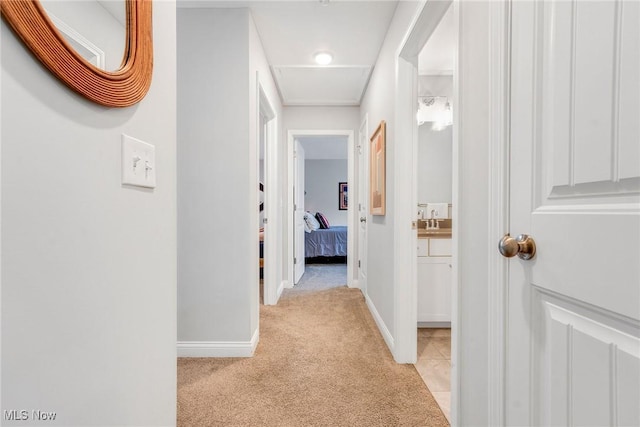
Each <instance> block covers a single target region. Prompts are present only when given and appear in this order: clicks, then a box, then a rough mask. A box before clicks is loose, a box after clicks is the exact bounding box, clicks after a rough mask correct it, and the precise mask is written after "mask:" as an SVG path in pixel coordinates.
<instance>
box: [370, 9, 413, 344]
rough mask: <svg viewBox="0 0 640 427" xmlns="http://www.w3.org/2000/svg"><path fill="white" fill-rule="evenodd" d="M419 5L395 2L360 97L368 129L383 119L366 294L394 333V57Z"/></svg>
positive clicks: (372, 128) (374, 126)
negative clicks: (382, 176) (381, 168)
mask: <svg viewBox="0 0 640 427" xmlns="http://www.w3.org/2000/svg"><path fill="white" fill-rule="evenodd" d="M418 6H419V3H418V2H399V3H398V7H397V9H396V12H395V15H394V17H393V20H392V21H391V25H390V27H389V30H388V32H387V36H386V38H385V41H384V44H383V46H382V49H381V50H380V55H379V57H378V61H377V62H376V65H375V68H374V71H373V75H372V76H371V80H370V81H369V87H368V88H367V92H366V94H365V96H364V99H363V100H362V105H361V108H360V114H361V118H362V119H363V118H364V116H365V115H368V119H369V133H373V131H374V130H375V129H376V127H377V126H378V124H379V123H380V121H381V120H385V121H386V123H387V135H386V136H387V144H386V148H387V151H386V157H387V158H386V161H387V164H386V173H387V182H386V184H387V205H386V215H385V216H370V217H369V223H368V248H367V250H368V257H369V258H368V261H367V266H368V272H367V275H368V281H367V296H368V298H369V299H370V301H371V303H372V304H373V305H374V307H375V309H376V310H377V312H378V313H379V315H380V317H381V320H382V321H383V322H384V325H385V326H386V328H387V329H388V330H389V333H390V334H391V335H392V337H391V338H393V337H394V336H395V319H394V318H395V316H394V283H393V278H394V268H393V254H394V252H393V246H394V223H393V220H394V218H393V210H394V203H395V201H394V194H393V191H389V190H390V189H392V188H393V185H394V172H395V171H394V148H395V145H396V143H397V141H395V140H394V133H395V126H394V117H395V99H396V92H395V78H396V57H397V51H398V49H399V47H400V45H401V42H402V39H403V37H404V36H405V34H406V32H407V31H408V28H409V25H410V23H411V21H412V19H413V17H414V15H415V13H416V11H417V8H418Z"/></svg>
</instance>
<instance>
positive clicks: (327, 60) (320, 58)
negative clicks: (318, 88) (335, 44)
mask: <svg viewBox="0 0 640 427" xmlns="http://www.w3.org/2000/svg"><path fill="white" fill-rule="evenodd" d="M315 60H316V64H318V65H329V64H331V61H333V56H331V54H330V53H327V52H320V53H316V56H315Z"/></svg>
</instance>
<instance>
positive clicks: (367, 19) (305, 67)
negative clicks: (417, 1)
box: [178, 0, 397, 106]
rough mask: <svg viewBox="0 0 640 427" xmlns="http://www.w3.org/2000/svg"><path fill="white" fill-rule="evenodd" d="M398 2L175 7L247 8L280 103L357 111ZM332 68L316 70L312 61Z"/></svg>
mask: <svg viewBox="0 0 640 427" xmlns="http://www.w3.org/2000/svg"><path fill="white" fill-rule="evenodd" d="M396 6H397V1H395V0H393V1H391V0H382V1H380V0H378V1H345V0H331V1H330V2H329V3H328V4H327V5H326V6H325V5H322V4H321V3H320V2H319V1H318V0H295V1H253V2H247V1H215V0H178V7H235V8H237V7H248V8H250V9H251V13H252V15H253V20H254V21H255V24H256V27H257V30H258V33H259V35H260V39H261V41H262V46H263V48H264V51H265V54H266V57H267V61H268V62H269V65H270V66H271V71H272V74H273V77H274V80H275V82H276V84H277V86H278V90H279V92H280V96H281V98H282V102H283V104H284V105H285V106H291V105H324V106H336V105H353V106H357V105H360V101H361V99H362V96H363V95H364V91H365V89H366V87H367V84H368V82H369V78H370V76H371V72H372V71H373V66H374V64H375V62H376V60H377V58H378V53H379V52H380V48H381V47H382V43H383V41H384V38H385V35H386V33H387V29H388V28H389V24H390V23H391V19H392V18H393V14H394V12H395V9H396ZM318 52H329V53H331V54H332V55H333V62H332V63H331V64H330V65H328V66H318V65H316V64H315V62H314V55H315V54H316V53H318Z"/></svg>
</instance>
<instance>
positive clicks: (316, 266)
mask: <svg viewBox="0 0 640 427" xmlns="http://www.w3.org/2000/svg"><path fill="white" fill-rule="evenodd" d="M353 146H354V135H353V131H339V130H337V131H332V130H324V131H314V130H309V131H289V151H290V153H289V157H290V168H289V193H290V197H289V199H290V200H291V209H290V215H289V218H290V221H289V224H290V230H291V231H292V232H291V233H290V236H291V237H290V238H289V248H290V250H289V253H290V254H292V256H291V257H290V258H291V259H290V262H289V264H290V268H289V277H290V278H291V279H290V281H289V283H290V284H291V286H294V285H298V284H300V283H304V284H305V286H308V285H312V286H315V285H314V284H313V283H311V282H314V281H317V282H318V285H320V284H321V283H323V284H324V285H331V284H334V285H345V284H346V285H348V286H350V287H351V286H354V284H355V283H357V281H356V280H354V276H355V274H357V270H355V271H354V268H353V266H354V263H353V258H354V255H353V254H354V250H355V244H354V238H355V235H354V234H353V230H354V229H355V228H354V226H353V221H354V212H353V207H352V206H350V204H349V187H350V183H351V182H353V174H354V163H353V162H354V154H353V151H354V150H353ZM310 281H311V282H310Z"/></svg>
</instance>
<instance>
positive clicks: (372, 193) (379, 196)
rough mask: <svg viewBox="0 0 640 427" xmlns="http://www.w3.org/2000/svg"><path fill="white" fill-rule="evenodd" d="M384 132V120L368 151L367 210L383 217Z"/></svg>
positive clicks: (384, 182)
mask: <svg viewBox="0 0 640 427" xmlns="http://www.w3.org/2000/svg"><path fill="white" fill-rule="evenodd" d="M386 130H387V125H386V123H385V121H384V120H382V121H381V122H380V124H379V125H378V128H377V129H376V131H375V132H374V133H373V136H372V137H371V140H370V141H371V142H370V144H371V145H370V150H369V210H370V212H371V215H384V214H385V212H386V211H385V206H386V171H385V169H386Z"/></svg>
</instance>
